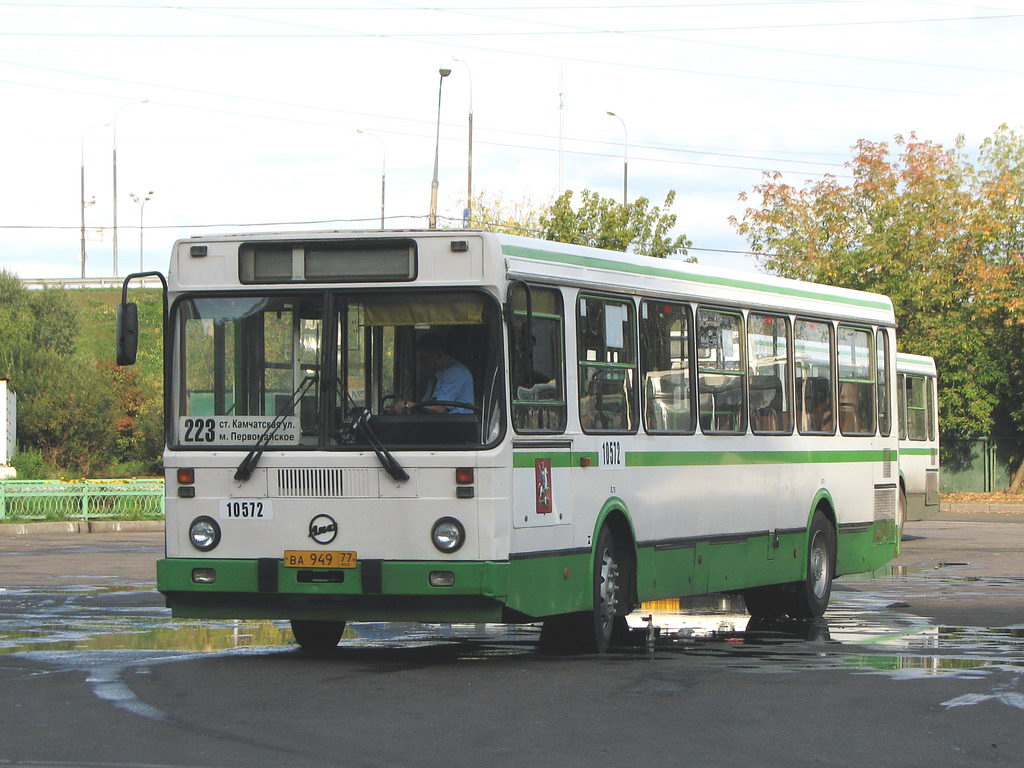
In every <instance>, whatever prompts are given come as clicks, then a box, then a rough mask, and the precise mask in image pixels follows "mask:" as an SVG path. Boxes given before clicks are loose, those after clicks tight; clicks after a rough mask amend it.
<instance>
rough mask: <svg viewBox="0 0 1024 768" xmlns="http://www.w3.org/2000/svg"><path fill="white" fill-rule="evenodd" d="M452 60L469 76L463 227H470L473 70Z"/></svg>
mask: <svg viewBox="0 0 1024 768" xmlns="http://www.w3.org/2000/svg"><path fill="white" fill-rule="evenodd" d="M452 60H453V61H457V62H459V63H460V64H462V65H464V66H465V67H466V74H467V75H469V157H468V160H467V162H466V168H467V170H466V219H465V221H464V222H463V226H464V227H468V226H469V225H470V222H471V221H472V220H473V70H471V69H470V68H469V62H468V61H466V60H465V59H460V58H459V57H458V56H452Z"/></svg>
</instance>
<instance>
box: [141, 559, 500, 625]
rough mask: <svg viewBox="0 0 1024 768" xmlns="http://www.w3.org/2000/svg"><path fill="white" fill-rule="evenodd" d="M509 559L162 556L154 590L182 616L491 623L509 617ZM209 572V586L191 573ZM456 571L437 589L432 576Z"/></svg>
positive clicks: (177, 614)
mask: <svg viewBox="0 0 1024 768" xmlns="http://www.w3.org/2000/svg"><path fill="white" fill-rule="evenodd" d="M508 568H509V564H508V563H507V562H487V561H471V562H467V561H392V560H362V561H360V562H359V563H358V564H357V565H356V567H355V568H345V569H335V570H322V569H312V568H286V567H285V566H284V564H283V561H282V560H279V559H272V558H260V559H250V560H221V559H213V558H201V559H200V558H164V559H162V560H159V561H158V562H157V588H158V589H159V590H160V592H162V593H163V594H164V596H165V597H166V598H167V606H168V607H169V608H170V609H171V613H172V615H173V616H174V617H179V618H235V619H323V620H340V621H423V622H494V621H506V620H509V614H508V611H507V610H506V609H505V603H506V601H507V597H508ZM197 569H202V570H205V571H210V570H212V571H213V572H214V573H215V580H214V581H213V583H206V584H204V583H196V582H195V581H194V580H193V572H194V571H196V570H197ZM435 571H444V572H450V573H452V574H454V577H455V583H454V584H453V585H452V586H449V587H434V586H431V584H430V574H431V572H435Z"/></svg>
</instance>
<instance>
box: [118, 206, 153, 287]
mask: <svg viewBox="0 0 1024 768" xmlns="http://www.w3.org/2000/svg"><path fill="white" fill-rule="evenodd" d="M128 197H130V198H131V199H132V202H133V203H138V204H139V272H143V271H145V270H144V269H143V267H142V233H143V232H144V231H145V230H144V229H143V226H142V213H143V211H145V210H146V203H148V202H149V201H150V199H151V198H152V197H153V190H152V189H151V190H149V192H147V193H146V196H145V197H142V196H140V195H136V194H135V193H134V192H129V193H128ZM115 277H116V275H115Z"/></svg>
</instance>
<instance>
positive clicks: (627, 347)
mask: <svg viewBox="0 0 1024 768" xmlns="http://www.w3.org/2000/svg"><path fill="white" fill-rule="evenodd" d="M578 303H579V313H578V317H577V342H576V343H577V347H578V356H579V398H580V401H579V402H580V426H581V427H582V428H583V429H584V430H586V431H589V432H631V431H634V430H635V429H636V421H637V420H636V386H635V382H636V362H637V361H636V327H635V320H634V307H633V302H632V301H629V300H626V299H614V298H610V297H595V296H583V295H581V296H580V297H579V299H578Z"/></svg>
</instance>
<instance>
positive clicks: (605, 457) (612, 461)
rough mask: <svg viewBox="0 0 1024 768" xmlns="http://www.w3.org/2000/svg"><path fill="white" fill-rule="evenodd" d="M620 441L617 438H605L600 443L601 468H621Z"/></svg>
mask: <svg viewBox="0 0 1024 768" xmlns="http://www.w3.org/2000/svg"><path fill="white" fill-rule="evenodd" d="M622 460H623V453H622V443H620V442H619V441H618V440H606V441H605V442H603V443H601V462H600V465H599V466H600V468H601V469H622V467H623V461H622Z"/></svg>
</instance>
